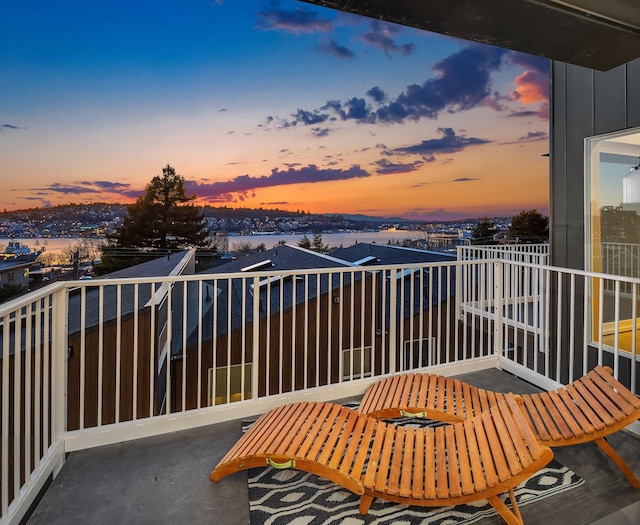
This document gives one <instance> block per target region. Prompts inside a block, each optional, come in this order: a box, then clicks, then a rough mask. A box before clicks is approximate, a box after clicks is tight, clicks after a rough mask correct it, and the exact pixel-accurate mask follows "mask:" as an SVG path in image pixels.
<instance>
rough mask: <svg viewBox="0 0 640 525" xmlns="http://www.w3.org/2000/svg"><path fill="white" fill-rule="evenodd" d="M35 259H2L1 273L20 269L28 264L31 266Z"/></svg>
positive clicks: (0, 263)
mask: <svg viewBox="0 0 640 525" xmlns="http://www.w3.org/2000/svg"><path fill="white" fill-rule="evenodd" d="M33 263H34V261H10V260H9V261H2V262H0V273H4V272H9V271H12V270H18V269H20V268H24V267H26V266H31V265H32V264H33Z"/></svg>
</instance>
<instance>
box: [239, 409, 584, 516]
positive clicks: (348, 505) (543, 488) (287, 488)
mask: <svg viewBox="0 0 640 525" xmlns="http://www.w3.org/2000/svg"><path fill="white" fill-rule="evenodd" d="M394 421H395V423H396V424H405V425H412V426H425V420H423V419H422V420H421V419H418V420H416V419H412V418H400V419H396V420H394ZM582 483H584V480H583V479H582V478H580V476H578V475H577V474H576V473H575V472H573V471H571V470H569V469H568V468H566V467H565V466H563V465H561V464H560V463H558V462H557V461H556V460H555V459H554V460H552V461H551V463H549V464H548V465H547V466H546V467H545V468H544V469H542V470H540V471H539V472H538V473H537V474H536V475H534V476H533V477H531V478H530V479H529V480H527V481H526V482H525V483H523V484H522V485H520V486H519V487H517V488H516V489H515V495H516V499H517V501H518V505H519V506H524V505H527V504H529V503H533V502H536V501H540V500H542V499H544V498H548V497H550V496H554V495H556V494H558V493H560V492H564V491H566V490H570V489H572V488H574V487H577V486H579V485H581V484H582ZM359 504H360V498H359V497H358V496H357V495H355V494H353V493H352V492H349V491H348V490H346V489H344V488H342V487H340V486H339V485H336V484H335V483H332V482H331V481H328V480H326V479H324V478H321V477H319V476H316V475H314V474H309V473H308V472H303V471H299V470H295V469H286V470H276V469H274V468H271V467H268V468H260V469H257V468H256V469H250V470H249V507H250V514H251V525H263V524H265V525H266V524H269V525H284V524H291V525H325V524H329V525H338V524H340V525H361V524H362V525H364V524H367V525H370V524H375V525H391V524H394V525H396V524H397V525H414V524H415V525H418V524H419V525H445V524H446V525H460V524H469V523H474V522H476V521H478V520H480V519H482V518H484V517H487V516H492V515H495V514H497V513H496V511H495V509H494V508H493V507H492V506H491V505H489V504H488V503H487V502H486V501H484V500H482V501H478V502H475V503H470V504H467V505H458V506H455V507H416V506H408V505H402V504H398V503H393V502H389V501H384V500H381V499H375V500H374V502H373V504H372V505H371V508H370V509H369V513H368V514H367V515H366V516H363V515H361V514H360V511H359V509H358V506H359Z"/></svg>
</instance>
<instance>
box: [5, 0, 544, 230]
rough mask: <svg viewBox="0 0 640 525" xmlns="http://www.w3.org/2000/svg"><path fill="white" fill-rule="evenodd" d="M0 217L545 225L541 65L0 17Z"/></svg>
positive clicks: (41, 14) (221, 12)
mask: <svg viewBox="0 0 640 525" xmlns="http://www.w3.org/2000/svg"><path fill="white" fill-rule="evenodd" d="M0 19H2V20H3V21H4V24H3V25H4V28H3V36H4V42H5V44H4V45H3V46H1V47H0V64H1V70H2V74H1V75H0V156H1V158H2V159H3V168H2V169H3V177H2V179H1V180H2V185H3V186H2V191H1V192H0V209H3V208H7V209H15V208H25V207H35V206H49V205H56V204H61V203H66V202H76V203H78V202H80V203H84V202H94V201H117V202H131V201H132V199H134V198H135V197H136V196H137V195H139V194H140V192H142V191H143V190H144V186H145V184H146V183H147V182H148V181H149V180H150V179H151V178H152V177H153V176H154V175H157V174H159V173H161V171H162V168H163V167H164V166H165V165H166V164H167V163H169V164H171V165H172V166H174V167H175V168H176V170H177V172H178V173H180V174H181V175H183V176H184V177H185V179H186V180H187V183H188V188H189V189H190V190H191V191H192V192H195V193H196V194H197V195H198V197H199V202H202V203H209V204H213V205H228V206H250V207H259V206H262V207H279V208H285V209H303V210H307V211H311V212H345V213H368V214H375V215H389V216H391V215H401V216H404V217H407V218H423V219H427V220H430V219H443V218H458V217H475V216H481V215H510V214H513V213H517V212H518V211H521V210H523V209H533V208H537V209H539V210H541V211H543V212H546V211H547V208H548V160H547V159H546V158H545V157H542V156H541V155H543V154H544V153H546V152H547V151H548V73H547V70H548V62H547V61H546V60H543V59H539V58H536V57H532V56H529V55H522V54H517V53H514V52H510V51H506V50H502V49H498V48H492V47H489V46H483V45H479V44H472V43H469V42H465V41H462V40H457V39H453V38H449V37H445V36H442V35H437V34H433V33H428V32H423V31H418V30H415V29H412V28H407V27H402V26H398V25H393V24H387V23H384V22H381V21H377V20H373V19H367V18H363V17H357V16H354V15H348V14H344V13H339V12H337V11H333V10H329V9H324V8H319V7H316V6H312V5H309V4H306V3H302V2H298V1H294V0H282V1H264V0H219V1H213V2H212V1H200V0H190V1H187V2H146V1H141V2H131V3H130V2H123V1H111V2H105V1H101V0H95V1H85V2H76V1H66V2H63V3H51V2H44V1H40V0H37V1H28V0H26V1H22V2H5V3H4V4H3V5H2V6H0Z"/></svg>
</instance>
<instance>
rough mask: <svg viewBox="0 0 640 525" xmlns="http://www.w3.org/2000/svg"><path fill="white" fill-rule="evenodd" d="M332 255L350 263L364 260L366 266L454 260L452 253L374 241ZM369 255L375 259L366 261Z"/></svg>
mask: <svg viewBox="0 0 640 525" xmlns="http://www.w3.org/2000/svg"><path fill="white" fill-rule="evenodd" d="M333 256H334V257H337V258H340V259H343V260H345V261H349V262H352V263H355V262H357V261H365V262H364V263H363V264H365V265H366V266H372V265H385V264H411V263H430V262H445V261H446V262H450V261H455V260H456V256H455V255H454V254H448V253H442V252H430V251H427V250H420V249H417V248H405V247H403V246H393V245H390V244H376V243H358V244H354V245H353V246H349V247H347V248H340V249H339V250H336V251H335V252H333ZM370 257H375V260H371V261H368V260H367V259H368V258H370Z"/></svg>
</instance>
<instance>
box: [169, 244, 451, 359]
mask: <svg viewBox="0 0 640 525" xmlns="http://www.w3.org/2000/svg"><path fill="white" fill-rule="evenodd" d="M372 257H374V258H375V261H374V260H372ZM358 261H364V264H367V266H362V268H365V267H369V266H371V265H376V264H377V265H399V264H411V263H420V264H422V263H429V262H453V261H455V256H452V255H448V254H443V253H438V252H428V251H425V250H419V249H414V248H403V247H398V246H386V245H377V244H368V243H361V244H356V245H354V246H350V247H349V248H344V249H341V250H337V251H335V252H333V253H332V254H331V255H326V254H321V253H317V252H313V251H311V250H307V249H304V248H300V247H297V246H290V245H280V246H276V247H274V248H272V249H271V250H266V251H264V252H259V253H255V254H252V255H250V256H249V257H244V258H241V259H238V260H236V261H233V262H230V263H228V264H226V265H224V266H223V267H220V268H215V269H209V270H207V271H205V272H200V274H201V275H204V274H209V275H211V276H212V281H211V282H210V285H207V286H210V291H211V293H209V296H208V298H204V299H203V309H202V312H203V314H202V317H201V319H198V320H197V322H194V323H189V324H190V325H191V326H190V327H189V336H188V340H187V347H192V346H194V345H195V344H197V342H198V339H199V336H198V330H199V328H198V327H200V329H201V334H202V335H201V337H202V340H203V341H206V340H208V339H210V338H211V335H212V334H214V333H215V334H217V335H218V336H219V335H223V334H226V333H228V331H229V328H231V331H233V330H235V329H237V328H239V327H241V326H242V325H243V324H247V323H251V322H252V320H253V308H252V306H251V305H252V304H253V297H254V295H253V294H254V290H253V280H249V281H245V282H244V287H243V283H242V279H237V278H234V279H227V278H225V277H224V275H225V274H228V273H240V272H242V271H243V270H246V271H252V272H254V271H263V272H265V273H266V274H267V275H268V274H269V272H270V271H271V272H274V271H283V270H284V271H286V270H292V271H293V270H300V269H316V268H329V269H330V268H336V269H337V268H340V269H344V268H345V267H346V268H360V266H359V265H357V264H355V263H356V262H358ZM430 271H434V270H433V269H425V270H423V277H422V279H421V278H419V273H418V272H411V271H408V272H397V273H396V274H395V275H394V278H393V279H392V278H391V275H387V278H386V280H385V286H386V287H387V294H386V297H387V300H388V298H389V296H390V294H389V288H390V287H391V286H392V282H393V283H398V286H399V288H401V287H404V294H400V293H399V294H398V300H400V298H401V297H403V300H404V303H405V304H404V308H403V312H404V317H405V318H408V317H409V316H410V315H411V314H412V312H413V314H414V315H415V314H416V313H417V312H418V311H420V310H426V309H429V308H431V307H432V306H434V305H436V304H439V303H440V302H441V301H444V300H447V299H449V298H450V297H451V296H452V295H454V294H455V268H451V270H450V271H449V272H447V271H445V270H439V269H436V270H435V272H438V273H437V274H435V273H434V274H433V275H431V274H430ZM367 274H369V272H366V273H363V272H362V271H360V270H356V271H355V272H354V273H350V272H348V273H346V274H343V275H342V285H343V286H345V285H348V284H349V283H350V281H351V280H352V279H353V280H354V281H355V280H359V279H361V278H362V277H363V276H364V275H367ZM214 279H215V284H214ZM340 280H341V278H340V275H339V274H338V273H337V272H336V273H335V274H329V273H325V274H323V275H321V276H320V283H319V286H318V276H317V275H315V274H310V275H309V276H308V277H298V278H297V279H296V280H295V281H294V280H293V279H291V278H290V277H289V276H285V277H283V278H278V277H273V278H269V277H267V276H265V279H262V280H260V284H261V286H260V291H259V293H260V317H261V318H264V317H266V316H267V313H268V314H269V315H271V316H273V315H276V314H279V312H281V311H282V310H287V309H289V308H291V307H293V306H294V305H296V304H301V303H302V302H303V301H304V300H305V298H308V299H315V298H316V297H317V296H318V295H320V296H322V295H324V294H326V293H328V292H329V291H330V290H334V289H337V288H338V287H339V286H340ZM197 286H198V283H195V282H194V283H189V287H190V288H189V291H188V294H187V295H188V297H190V298H191V299H190V302H193V305H191V306H189V309H190V310H191V311H195V310H194V309H196V308H197V307H198V305H197V298H198V296H199V293H198V289H197ZM214 287H215V292H213V288H214ZM294 287H295V288H294ZM411 287H413V288H414V293H413V294H412V293H410V289H411ZM294 289H295V294H294ZM425 292H426V296H425ZM229 294H231V299H230V298H229ZM203 295H204V291H203ZM214 295H215V299H214ZM243 299H244V301H243ZM243 302H244V304H245V311H244V312H243V310H242V304H243ZM412 302H413V306H411V303H412ZM214 304H215V305H217V307H216V312H215V324H216V326H215V329H214V327H213V323H214V315H213V307H214ZM398 308H400V305H398ZM387 310H389V309H388V308H387ZM229 315H231V319H229V317H228V316H229ZM388 315H390V312H387V316H388ZM178 343H180V344H178ZM172 346H173V352H174V353H181V340H180V341H176V342H175V344H174V345H172Z"/></svg>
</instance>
